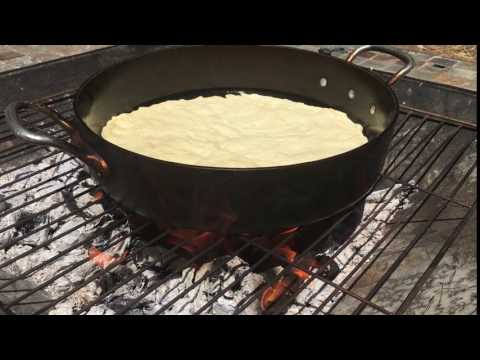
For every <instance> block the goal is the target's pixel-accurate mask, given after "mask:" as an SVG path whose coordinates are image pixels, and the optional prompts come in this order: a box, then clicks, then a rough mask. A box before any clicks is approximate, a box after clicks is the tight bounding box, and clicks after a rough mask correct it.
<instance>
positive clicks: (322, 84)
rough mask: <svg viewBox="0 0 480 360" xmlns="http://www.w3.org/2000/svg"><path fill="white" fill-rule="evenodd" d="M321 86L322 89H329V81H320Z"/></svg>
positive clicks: (323, 79)
mask: <svg viewBox="0 0 480 360" xmlns="http://www.w3.org/2000/svg"><path fill="white" fill-rule="evenodd" d="M320 86H321V87H323V88H324V87H327V86H328V80H327V79H326V78H322V79H320Z"/></svg>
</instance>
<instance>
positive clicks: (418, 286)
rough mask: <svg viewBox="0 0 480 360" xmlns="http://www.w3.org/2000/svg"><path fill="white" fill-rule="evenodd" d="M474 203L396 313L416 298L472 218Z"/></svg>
mask: <svg viewBox="0 0 480 360" xmlns="http://www.w3.org/2000/svg"><path fill="white" fill-rule="evenodd" d="M476 205H477V202H476V201H475V204H474V206H472V207H471V208H470V209H469V211H468V213H467V215H466V216H465V217H464V218H463V219H462V221H461V223H460V224H459V225H458V226H457V227H456V228H455V230H454V231H453V232H452V233H451V234H450V236H449V237H448V239H447V240H446V241H445V243H444V244H443V246H442V248H441V250H440V252H439V253H438V254H437V255H436V256H435V258H434V259H433V261H432V262H431V263H430V265H429V266H428V268H427V270H425V272H424V273H423V274H422V276H421V277H420V279H418V281H417V282H416V284H415V286H414V287H413V289H412V290H411V291H410V293H409V294H408V295H407V297H406V298H405V300H404V301H403V302H402V304H401V305H400V307H399V308H398V309H397V311H396V312H395V314H396V315H402V314H404V313H405V312H406V311H407V310H408V308H409V307H410V305H411V304H412V302H413V300H414V299H415V298H416V296H417V295H418V293H419V292H420V290H421V289H422V287H423V285H425V283H426V282H427V280H428V279H430V277H431V276H432V274H433V271H434V270H435V269H436V268H437V266H438V265H439V264H440V262H441V261H442V260H443V258H444V257H445V255H446V254H447V252H448V250H449V249H450V248H451V247H452V245H453V243H454V242H455V240H457V238H458V236H459V235H460V233H461V232H462V230H463V229H464V228H465V226H466V225H467V223H468V221H469V220H470V219H471V218H472V216H473V214H474V212H475V211H474V209H475V208H476Z"/></svg>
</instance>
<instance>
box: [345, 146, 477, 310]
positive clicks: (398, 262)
mask: <svg viewBox="0 0 480 360" xmlns="http://www.w3.org/2000/svg"><path fill="white" fill-rule="evenodd" d="M470 145H471V144H468V146H466V147H464V148H463V149H462V151H460V152H459V154H458V155H457V156H455V157H454V159H452V161H451V162H450V164H449V166H448V167H447V168H446V169H445V170H444V174H443V175H442V176H441V178H442V179H443V178H444V177H445V176H446V175H448V173H449V172H450V170H451V169H453V167H454V166H455V164H456V163H457V161H458V160H460V159H461V158H462V156H463V155H464V153H465V152H466V151H467V150H468V148H469V147H470ZM475 168H476V163H475V165H474V166H472V167H471V169H470V170H469V171H468V173H467V175H468V176H465V177H464V179H462V181H461V182H460V183H459V184H458V185H457V186H456V187H455V189H454V190H453V191H452V196H454V195H455V194H456V193H457V192H458V191H459V190H460V189H461V188H462V187H463V185H464V184H465V181H467V180H468V177H470V175H471V173H472V172H473V170H474V169H475ZM440 184H441V181H438V182H436V183H435V184H434V185H435V189H436V188H437V187H438V186H440ZM447 206H448V203H444V205H443V206H442V207H441V208H440V209H439V210H438V211H437V212H436V213H435V215H434V217H433V218H432V219H431V220H430V221H429V223H428V225H427V226H425V229H424V231H422V232H421V233H419V234H418V235H417V236H416V237H415V239H414V240H413V241H412V242H411V243H410V244H409V246H408V247H407V248H406V249H405V251H404V252H403V253H402V254H401V255H400V256H399V257H398V258H397V259H396V261H395V262H394V263H393V265H391V266H390V267H389V269H388V270H387V272H386V273H385V274H384V275H383V276H382V278H381V279H380V281H378V282H377V283H376V284H375V286H374V287H373V289H372V290H371V291H370V292H369V294H368V295H367V297H366V298H367V299H368V300H371V299H372V298H373V297H374V296H375V295H376V294H377V292H378V291H379V290H380V289H381V288H382V287H383V285H384V284H385V282H386V281H387V280H388V279H389V278H390V277H391V275H392V274H393V273H394V272H395V270H396V269H397V268H398V267H399V266H400V265H401V263H402V262H403V260H405V258H406V257H407V256H408V254H409V253H410V251H411V250H412V249H413V248H414V247H415V245H416V244H417V243H418V242H419V241H420V239H421V238H422V237H423V235H424V234H425V233H426V232H427V231H428V229H429V228H430V227H431V226H432V224H433V223H434V222H435V220H436V219H437V218H438V217H439V216H440V215H441V213H442V212H443V211H444V210H445V209H446V208H447ZM402 230H403V229H402ZM399 233H400V232H398V233H397V234H396V235H395V236H394V239H395V238H396V237H397V236H398V234H399ZM363 309H365V307H364V306H362V305H359V306H358V307H357V309H355V311H354V313H353V315H359V314H360V313H361V312H362V311H363Z"/></svg>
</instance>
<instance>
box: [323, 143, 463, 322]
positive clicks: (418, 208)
mask: <svg viewBox="0 0 480 360" xmlns="http://www.w3.org/2000/svg"><path fill="white" fill-rule="evenodd" d="M469 146H470V144H469ZM464 149H468V147H465V148H464ZM465 151H466V150H465ZM463 152H464V151H463V149H462V151H460V153H461V154H463ZM460 157H461V156H460ZM452 163H453V162H452ZM453 164H454V163H453ZM425 174H426V172H425ZM438 186H440V183H438V184H436V187H438ZM431 198H432V194H426V196H425V198H424V199H423V200H422V201H421V202H420V204H419V206H418V207H417V208H416V209H415V211H414V212H413V213H412V214H411V215H410V216H409V217H408V219H407V220H406V221H405V222H404V223H403V224H402V226H401V227H400V230H399V231H397V233H396V234H395V235H394V236H393V237H392V238H391V239H390V240H389V241H388V242H387V244H386V245H385V246H384V247H383V249H381V250H380V251H379V252H378V253H377V254H376V255H375V256H374V258H373V259H371V256H373V254H374V253H375V251H376V250H377V249H378V248H379V247H380V245H382V244H383V243H384V241H385V240H386V239H388V237H390V235H391V234H393V233H394V231H395V228H392V229H391V230H390V231H389V232H388V233H387V234H386V235H385V236H384V238H383V240H382V241H381V242H379V243H377V244H376V245H375V246H374V247H373V248H372V250H371V251H370V253H369V254H368V255H367V256H366V257H365V258H363V259H362V260H361V261H360V262H359V264H358V265H357V266H356V268H355V269H354V270H353V271H352V272H351V273H350V274H349V275H348V276H347V277H346V278H345V279H344V282H346V281H348V280H349V279H350V278H351V277H352V276H353V275H354V274H356V273H357V271H358V270H359V269H360V268H361V267H362V266H363V265H364V264H365V263H366V261H367V260H370V263H369V264H368V265H367V266H366V267H365V269H364V270H363V271H362V272H361V273H360V274H359V275H358V277H357V278H356V279H355V280H354V281H353V283H352V284H351V285H350V289H351V288H353V287H354V286H355V285H356V284H357V281H358V280H359V279H360V278H362V277H363V275H364V274H365V273H366V272H367V271H368V270H369V269H370V267H371V266H372V264H374V263H376V261H377V259H378V258H379V257H380V256H381V255H382V254H383V252H384V251H385V249H387V248H388V247H389V246H390V245H391V244H392V243H393V242H394V241H395V239H396V238H397V236H398V235H399V234H400V233H401V232H402V231H403V230H404V228H405V227H406V226H407V225H408V224H409V222H410V221H411V220H413V219H414V218H415V216H416V215H417V214H418V213H419V212H420V210H421V209H422V208H423V207H424V206H425V204H426V203H427V202H428V201H429V200H430V199H431ZM437 217H438V215H437ZM336 294H337V293H334V294H332V297H333V296H335V295H336ZM329 300H330V299H329V298H327V300H326V301H325V302H324V303H323V304H322V305H321V306H320V307H319V308H318V309H319V310H321V309H323V307H324V306H325V305H326V303H327V301H329ZM337 304H338V303H337ZM335 307H336V304H335V305H334V306H333V307H332V308H331V309H330V312H331V311H333V309H334V308H335Z"/></svg>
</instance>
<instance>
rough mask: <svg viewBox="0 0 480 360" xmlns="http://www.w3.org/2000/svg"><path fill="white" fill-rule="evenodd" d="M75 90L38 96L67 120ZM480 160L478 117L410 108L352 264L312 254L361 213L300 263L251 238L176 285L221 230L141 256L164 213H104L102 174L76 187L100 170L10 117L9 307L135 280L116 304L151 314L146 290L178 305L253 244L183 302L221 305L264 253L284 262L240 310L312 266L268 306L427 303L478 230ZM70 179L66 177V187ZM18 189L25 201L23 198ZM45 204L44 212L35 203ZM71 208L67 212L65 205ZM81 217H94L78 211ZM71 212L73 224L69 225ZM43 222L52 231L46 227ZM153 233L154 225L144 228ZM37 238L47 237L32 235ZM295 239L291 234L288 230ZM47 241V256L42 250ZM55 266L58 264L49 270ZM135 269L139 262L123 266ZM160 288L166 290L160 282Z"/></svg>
mask: <svg viewBox="0 0 480 360" xmlns="http://www.w3.org/2000/svg"><path fill="white" fill-rule="evenodd" d="M72 96H73V92H66V93H63V94H61V95H59V96H55V97H51V98H49V99H44V100H41V101H39V103H41V104H43V105H48V106H51V107H53V108H55V109H56V110H57V111H59V112H60V113H61V114H63V116H64V117H66V118H67V119H68V118H71V117H72V116H73V111H72ZM23 117H24V119H25V120H26V121H28V123H29V124H31V125H34V126H36V127H39V128H41V129H43V130H44V131H48V132H50V133H52V134H55V135H56V136H59V137H63V138H67V135H66V133H65V132H64V131H62V130H61V129H59V128H56V127H55V126H53V124H52V123H50V122H49V121H48V120H46V119H45V118H43V117H42V116H39V115H33V114H30V113H25V114H24V115H23ZM67 165H68V166H67ZM476 170H477V158H476V126H473V125H469V124H467V123H464V122H456V121H455V120H454V119H443V118H441V117H435V116H433V115H432V114H428V113H422V112H419V111H415V110H413V109H406V108H405V109H403V110H402V113H401V118H400V119H399V121H398V125H397V129H396V137H395V139H394V141H393V143H392V146H391V149H390V153H389V157H388V161H387V165H386V167H385V170H384V172H383V177H382V179H381V180H380V181H379V182H378V184H377V188H376V189H375V191H374V192H373V193H372V196H373V197H374V199H372V196H371V197H370V198H369V199H370V200H367V203H368V204H370V205H369V206H367V208H366V210H365V214H364V218H363V221H362V222H361V224H360V226H359V227H358V228H357V229H356V231H355V233H354V234H353V235H352V236H350V238H349V240H348V241H346V242H345V243H343V245H341V246H337V247H336V248H334V249H333V250H329V251H330V253H329V260H328V262H327V264H325V266H328V265H332V264H333V262H335V263H336V264H337V266H338V267H339V268H340V271H341V273H340V275H339V276H337V278H335V279H333V280H332V279H327V278H326V277H325V276H324V273H323V272H319V271H318V270H311V269H309V268H307V267H305V265H304V264H303V265H302V258H303V256H304V254H307V253H309V252H310V251H311V250H314V249H315V248H316V246H317V245H319V244H321V243H322V242H324V241H325V240H326V239H328V237H329V236H330V234H331V233H332V231H333V230H334V229H335V228H336V227H337V226H338V225H339V224H341V223H342V221H344V220H345V219H347V218H348V216H349V215H350V214H346V215H345V216H343V217H342V218H341V219H339V220H338V221H337V222H336V223H335V224H333V225H332V226H330V227H329V228H328V229H326V231H324V233H323V234H319V236H318V239H317V240H316V241H315V242H314V243H312V245H311V246H310V247H309V248H308V249H307V250H306V251H305V252H304V254H300V255H299V256H297V258H296V259H295V261H294V262H293V263H289V262H288V261H286V259H284V258H283V257H282V256H280V255H278V252H277V251H276V250H277V249H278V248H279V247H280V246H282V244H278V246H277V248H276V249H267V248H265V247H263V246H262V245H260V244H259V243H258V242H255V241H254V239H248V238H246V239H243V245H242V246H241V247H240V248H239V249H237V250H236V252H235V253H233V254H232V255H231V256H229V257H223V258H220V259H217V260H215V261H214V262H213V263H212V264H211V266H209V267H208V268H207V270H206V271H203V274H202V272H201V271H200V272H199V271H196V272H195V276H193V278H191V279H190V280H189V281H188V282H187V283H186V285H185V284H184V285H183V287H181V290H179V289H178V288H177V289H175V287H172V286H171V285H169V284H170V283H171V281H172V280H173V279H184V278H185V274H186V272H185V271H186V270H185V269H189V268H194V265H195V264H196V261H197V260H199V259H200V258H202V257H203V256H204V255H205V254H206V253H208V252H211V251H213V250H215V248H218V247H221V246H222V240H219V241H218V242H216V243H215V244H213V245H211V246H210V247H209V248H207V249H205V250H204V251H202V253H200V254H198V255H196V256H195V257H193V258H183V257H182V256H181V255H179V253H178V250H179V249H180V248H181V247H182V246H183V245H185V243H182V244H178V245H176V246H175V247H173V248H170V249H165V250H164V251H163V252H162V254H161V259H162V264H163V265H164V266H163V265H162V266H161V267H160V268H158V267H155V266H152V264H151V263H148V262H143V263H138V257H139V256H140V254H143V252H144V251H145V250H148V249H152V248H153V246H156V245H158V244H161V242H162V239H163V238H164V237H165V236H166V234H160V233H155V229H154V227H153V224H151V223H150V222H148V221H145V222H144V223H139V224H138V225H136V226H131V225H130V226H128V227H125V224H126V221H127V220H128V219H131V218H132V217H134V215H133V214H130V213H128V212H126V211H124V210H123V209H121V208H120V207H119V206H118V205H116V204H113V203H111V204H108V205H107V206H104V208H103V210H102V211H97V212H96V213H94V215H92V214H88V213H87V212H88V211H89V210H90V209H92V208H93V207H95V206H98V205H99V204H100V203H101V202H102V200H100V199H97V198H96V197H95V196H94V195H95V192H96V191H98V190H99V189H100V187H99V185H98V184H91V183H90V184H89V186H88V187H87V188H82V189H81V191H77V192H75V191H70V192H69V191H68V190H72V189H74V188H76V186H78V185H79V184H82V183H85V182H88V181H89V179H88V178H87V175H86V173H84V172H83V171H82V167H81V165H80V164H79V163H77V162H76V160H75V159H72V158H71V157H69V156H66V155H64V154H62V153H60V152H58V151H53V150H50V149H44V148H42V147H39V146H35V145H29V144H25V143H23V142H22V141H20V140H18V139H15V138H14V136H13V135H12V134H11V133H10V132H9V131H8V129H7V128H6V125H5V121H4V119H3V117H0V219H2V220H1V221H0V313H1V312H2V311H3V312H4V313H8V314H26V313H29V314H30V313H32V314H45V313H51V312H52V311H53V310H54V309H59V308H60V309H61V305H62V304H64V303H65V302H69V304H71V303H73V304H75V305H74V306H72V308H73V313H75V314H86V313H90V312H91V311H92V309H94V308H95V307H97V306H99V305H101V304H107V305H108V304H112V303H113V302H114V301H115V297H116V294H117V292H118V291H119V290H120V289H122V288H125V287H128V286H130V284H135V285H131V287H133V288H135V290H134V291H133V290H132V292H131V295H130V296H129V297H128V298H124V299H122V301H121V302H117V303H116V304H115V306H114V311H113V312H114V313H116V314H131V313H142V311H140V310H139V309H145V306H146V305H145V304H146V302H145V300H146V299H147V298H148V299H150V300H149V302H150V303H151V302H155V301H154V300H151V299H152V296H153V295H152V294H156V295H155V296H156V297H158V296H160V295H161V296H162V297H163V298H162V301H158V302H157V304H155V306H154V307H153V308H152V307H151V308H149V310H148V313H150V314H165V313H169V311H171V309H172V308H173V307H174V306H175V304H176V303H178V302H180V301H184V300H185V299H186V298H189V296H191V295H192V294H196V293H200V292H201V291H203V290H202V289H203V288H202V287H203V286H204V285H203V284H204V283H205V281H212V277H213V278H214V277H215V276H218V273H219V272H221V271H222V270H225V268H226V267H227V266H228V264H229V263H231V261H232V259H234V258H235V257H236V256H237V255H239V254H241V253H242V252H243V251H247V250H248V249H255V250H256V251H257V252H258V251H261V252H262V253H263V257H261V258H260V259H259V261H258V262H257V263H256V264H251V265H250V266H245V265H238V266H237V268H238V269H240V270H239V271H237V272H235V273H234V274H231V276H230V277H231V279H228V281H226V280H225V279H224V280H225V281H223V283H222V285H221V286H220V287H219V288H216V289H215V291H213V292H211V293H210V294H208V296H207V297H206V298H205V301H204V302H203V303H202V304H201V305H197V306H196V307H193V308H192V306H191V304H188V303H187V304H186V305H184V306H183V308H186V307H188V306H190V313H195V314H207V313H212V309H213V308H214V307H215V305H216V304H218V303H219V302H220V303H221V301H222V299H225V298H228V297H229V296H230V297H231V296H232V295H231V294H232V292H234V291H237V290H238V288H239V287H241V286H244V285H245V280H246V279H247V278H248V277H249V276H251V275H252V274H253V273H254V272H255V271H256V269H257V268H258V267H260V266H261V265H262V263H263V262H264V261H266V260H267V259H270V258H275V259H276V260H278V262H279V263H281V264H283V265H284V266H283V268H282V269H278V271H277V272H275V273H273V274H271V276H264V277H263V278H262V281H261V282H260V283H257V286H254V287H253V288H249V289H247V290H245V291H244V292H242V293H241V294H242V296H241V299H240V300H239V301H237V302H236V304H235V306H234V308H233V309H231V310H232V311H230V313H232V314H244V313H249V312H248V311H247V310H248V309H249V308H251V306H252V305H254V304H255V303H256V302H258V300H259V298H260V297H261V296H262V294H263V293H264V291H265V290H266V289H267V288H269V287H270V286H273V285H274V284H276V283H277V282H278V281H279V280H280V279H281V278H282V276H284V275H287V274H288V273H289V271H292V270H293V269H301V270H303V271H304V272H305V273H307V274H309V275H310V277H309V279H308V280H307V281H306V282H304V283H302V284H299V286H297V287H296V288H295V289H292V290H291V291H290V292H289V293H288V294H286V295H285V296H284V297H282V299H281V301H279V303H278V304H276V305H275V306H274V307H273V308H272V309H271V310H270V311H269V313H273V314H284V313H298V314H303V313H309V314H312V313H313V314H403V313H407V312H409V313H418V311H420V312H421V311H423V308H424V307H426V306H428V304H427V305H425V304H424V303H423V300H421V301H419V300H418V299H419V298H421V297H422V296H421V295H422V293H423V292H424V291H425V290H426V289H427V284H428V283H429V281H431V279H432V276H433V275H434V274H435V271H436V270H437V269H438V266H439V264H440V263H441V262H442V260H443V259H444V257H445V256H446V254H447V253H448V251H449V249H450V248H451V247H452V245H453V244H454V242H455V241H456V240H458V239H459V238H460V236H461V235H462V234H463V233H464V232H465V231H467V229H468V225H469V224H472V223H473V222H475V221H476V220H475V218H476V212H475V211H476V210H475V209H476V190H475V188H476ZM36 176H42V177H41V180H35V181H37V182H36V183H33V184H32V183H29V182H28V180H29V179H36ZM59 181H60V186H57V185H58V184H57V183H58V182H59ZM90 181H91V180H90ZM53 183H55V184H56V185H52V184H53ZM19 184H22V185H21V188H19V186H20V185H19ZM49 187H51V188H52V189H51V190H49ZM32 193H33V194H34V195H29V197H26V198H25V199H23V200H22V201H20V203H18V199H19V198H20V199H21V198H22V197H23V196H26V194H32ZM68 194H70V195H68ZM60 195H61V196H63V198H61V197H60ZM15 199H17V204H16V205H13V206H12V205H11V204H12V203H15V201H14V200H15ZM51 199H54V200H51ZM78 199H84V200H83V201H82V202H81V204H82V205H81V206H78V205H76V201H77V200H78ZM406 204H408V205H409V206H406ZM37 205H38V210H36V211H35V212H33V213H32V212H27V211H25V209H26V208H31V207H32V206H37ZM103 205H104V204H103ZM64 207H66V208H67V209H68V211H66V212H63V213H62V212H58V211H57V210H58V209H60V208H64ZM387 210H388V211H387ZM352 211H354V210H352ZM45 217H47V218H48V221H47V222H46V223H45V222H43V223H42V222H40V223H38V224H37V223H36V221H37V220H38V219H39V218H42V219H45ZM105 217H108V221H104V223H107V224H106V226H98V223H99V222H102V221H103V220H104V219H105ZM73 218H75V219H79V218H81V219H83V220H82V221H75V222H72V221H73V220H72V219H73ZM8 219H10V220H8ZM11 219H14V221H13V220H11ZM32 222H34V224H33V225H32ZM37 222H38V221H37ZM70 223H71V227H70V228H68V229H67V230H65V231H63V228H64V227H65V225H66V224H67V225H68V224H70ZM92 224H96V226H97V227H98V231H97V230H96V231H94V232H92V233H88V234H84V235H85V236H80V237H78V236H75V238H74V240H73V241H72V242H71V243H70V244H69V245H68V246H67V245H64V246H63V247H62V248H58V247H55V245H56V244H58V243H59V242H60V241H63V240H62V239H65V238H66V237H67V236H69V234H74V233H75V232H78V231H82V229H84V228H85V227H88V226H90V225H92ZM92 226H93V225H92ZM52 229H61V230H62V231H56V232H55V231H52ZM146 230H150V232H148V231H147V232H146ZM40 233H46V235H44V236H43V237H39V236H38V234H40ZM145 233H148V234H150V235H149V236H145ZM472 236H473V235H472ZM32 238H35V239H37V240H35V241H34V242H30V243H29V241H30V240H29V239H32ZM38 239H40V240H38ZM99 239H100V240H99ZM127 239H128V240H129V242H130V245H131V242H132V241H133V242H135V246H132V247H131V251H130V252H129V253H128V255H127V256H126V257H124V258H118V259H116V260H115V261H114V262H113V263H110V264H109V265H108V266H107V267H106V268H105V269H99V268H95V269H94V270H92V269H90V273H88V274H87V275H85V276H82V277H81V278H77V279H76V280H75V281H71V280H69V281H70V282H69V283H67V284H65V279H67V278H69V275H70V274H73V272H75V271H79V269H82V268H83V267H86V266H89V265H90V264H91V258H90V257H89V256H88V253H87V251H86V249H85V248H88V246H90V245H91V244H92V243H95V242H98V241H101V242H103V247H102V250H104V251H108V250H109V249H114V248H115V247H118V246H122V245H123V244H124V242H125V241H126V240H127ZM359 239H360V240H359ZM287 241H288V238H286V239H285V240H284V242H287ZM426 249H427V250H428V256H427V258H425V259H424V261H423V262H418V261H417V262H415V265H414V266H412V265H411V264H412V261H413V260H412V259H415V258H418V256H420V255H419V254H421V253H423V254H424V253H425V252H426ZM40 251H43V252H44V253H45V252H46V253H47V255H42V256H37V255H38V254H39V252H40ZM422 251H423V252H422ZM26 259H28V264H26V262H27V260H26ZM65 259H68V261H66V260H65ZM50 267H53V270H51V271H50V272H47V269H49V268H50ZM126 268H128V269H129V271H120V270H121V269H123V270H125V269H126ZM167 269H168V270H167ZM412 269H414V271H413V270H412ZM197 270H198V269H197ZM152 271H153V272H154V273H155V275H154V276H153V277H149V278H148V279H149V281H148V282H147V283H146V284H145V283H142V284H140V285H139V284H138V281H139V279H143V280H142V281H143V282H145V281H144V280H145V278H142V276H143V275H144V274H145V273H146V272H150V273H151V272H152ZM192 271H193V270H192ZM46 274H47V275H46ZM406 279H407V280H408V281H407V280H406ZM105 283H107V285H105ZM92 284H104V285H103V286H102V287H101V288H102V291H101V292H96V293H95V294H94V296H92V295H91V294H90V295H89V296H84V297H82V292H83V291H84V289H87V288H88V287H89V286H91V285H92ZM165 287H166V289H165ZM52 289H53V290H52ZM160 289H163V290H162V291H161V292H160V293H159V290H160ZM159 294H160V295H159ZM299 296H301V297H302V301H299V299H298V298H299ZM72 299H73V300H72ZM192 309H193V310H192ZM292 309H293V310H292ZM418 309H420V310H418ZM307 310H308V311H307ZM145 312H146V311H143V313H145ZM52 313H54V312H52Z"/></svg>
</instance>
